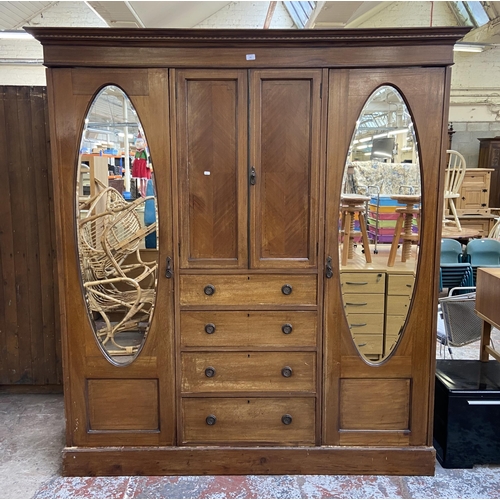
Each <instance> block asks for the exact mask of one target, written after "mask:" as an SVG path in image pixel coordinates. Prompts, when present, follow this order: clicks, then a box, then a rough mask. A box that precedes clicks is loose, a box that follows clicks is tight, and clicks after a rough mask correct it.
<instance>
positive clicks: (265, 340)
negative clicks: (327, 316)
mask: <svg viewBox="0 0 500 500" xmlns="http://www.w3.org/2000/svg"><path fill="white" fill-rule="evenodd" d="M317 316H318V314H317V313H316V312H314V311H312V312H309V311H281V312H275V311H273V312H264V311H251V312H241V311H235V312H229V311H202V312H200V311H196V312H190V311H189V312H188V311H182V312H181V345H182V347H211V348H215V347H233V348H243V349H244V348H247V347H259V348H265V347H268V348H271V347H281V348H291V347H301V348H304V347H309V348H312V347H315V346H316V336H317V328H318V317H317Z"/></svg>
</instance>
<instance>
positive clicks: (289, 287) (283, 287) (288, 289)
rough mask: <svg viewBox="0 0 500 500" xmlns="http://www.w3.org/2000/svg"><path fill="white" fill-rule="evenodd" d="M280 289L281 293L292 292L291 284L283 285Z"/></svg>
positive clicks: (288, 293) (287, 293)
mask: <svg viewBox="0 0 500 500" xmlns="http://www.w3.org/2000/svg"><path fill="white" fill-rule="evenodd" d="M281 291H282V292H283V295H290V294H291V293H292V285H283V286H282V287H281Z"/></svg>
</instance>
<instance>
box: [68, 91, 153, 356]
mask: <svg viewBox="0 0 500 500" xmlns="http://www.w3.org/2000/svg"><path fill="white" fill-rule="evenodd" d="M153 178H154V176H153V169H152V164H151V158H150V155H149V150H148V145H147V141H146V136H145V135H144V130H143V129H142V126H141V123H140V121H139V118H138V116H137V113H136V111H135V109H134V107H133V106H132V103H131V102H130V99H129V98H128V97H127V96H126V94H125V93H124V92H123V91H122V90H121V89H120V88H118V87H115V86H111V85H109V86H107V87H105V88H103V89H102V90H101V91H100V92H99V94H98V95H97V96H96V98H95V99H94V101H93V102H92V105H91V106H90V110H89V113H88V115H87V117H86V119H85V126H84V130H83V135H82V140H81V145H80V155H79V162H78V175H77V181H76V182H77V186H76V202H77V212H76V213H77V219H78V220H77V224H76V227H77V233H78V234H77V241H78V256H79V260H80V270H81V277H82V284H83V291H84V295H85V302H86V305H87V308H88V312H89V316H90V318H91V323H92V325H93V328H94V333H95V336H96V339H97V342H98V344H99V345H100V347H101V348H102V350H103V352H104V353H105V355H106V356H107V358H108V359H109V360H111V361H112V362H113V363H114V364H122V365H123V364H128V363H130V362H131V361H132V360H133V359H134V358H135V356H137V354H138V352H139V351H140V349H141V347H142V346H143V344H144V341H145V339H146V335H147V332H148V328H149V324H150V321H151V317H152V313H153V308H154V305H155V295H156V280H157V256H158V248H157V238H156V234H157V217H156V214H157V210H156V197H155V187H154V181H153Z"/></svg>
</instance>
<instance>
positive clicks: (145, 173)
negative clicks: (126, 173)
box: [132, 150, 151, 179]
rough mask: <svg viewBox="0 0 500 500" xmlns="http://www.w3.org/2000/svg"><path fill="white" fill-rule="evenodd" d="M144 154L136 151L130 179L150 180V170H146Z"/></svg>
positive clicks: (146, 164)
mask: <svg viewBox="0 0 500 500" xmlns="http://www.w3.org/2000/svg"><path fill="white" fill-rule="evenodd" d="M145 157H146V152H145V151H144V150H143V151H137V153H136V154H135V159H134V162H133V163H132V177H134V178H136V179H151V170H150V169H149V168H148V162H147V160H146V158H145Z"/></svg>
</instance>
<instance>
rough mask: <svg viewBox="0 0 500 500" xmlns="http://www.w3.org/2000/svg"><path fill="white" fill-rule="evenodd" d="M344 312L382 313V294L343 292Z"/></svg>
mask: <svg viewBox="0 0 500 500" xmlns="http://www.w3.org/2000/svg"><path fill="white" fill-rule="evenodd" d="M342 298H343V300H344V309H345V312H346V314H351V313H354V314H360V313H382V314H383V313H384V300H385V297H384V294H382V293H369V294H362V293H345V294H343V296H342Z"/></svg>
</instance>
